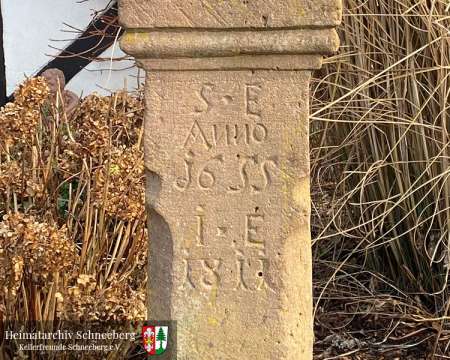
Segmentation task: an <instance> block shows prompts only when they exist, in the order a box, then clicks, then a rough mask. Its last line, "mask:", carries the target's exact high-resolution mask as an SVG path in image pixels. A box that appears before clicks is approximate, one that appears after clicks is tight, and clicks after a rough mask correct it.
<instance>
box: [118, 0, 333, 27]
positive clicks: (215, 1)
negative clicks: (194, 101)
mask: <svg viewBox="0 0 450 360" xmlns="http://www.w3.org/2000/svg"><path fill="white" fill-rule="evenodd" d="M162 3H164V4H162ZM119 11H120V21H121V24H122V25H123V26H124V27H125V28H128V29H177V28H178V29H180V28H181V29H280V28H282V29H285V28H304V27H334V26H336V25H338V24H339V23H340V21H341V15H342V3H341V0H189V1H188V0H164V1H163V2H162V1H161V0H121V1H119Z"/></svg>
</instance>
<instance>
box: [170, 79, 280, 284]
mask: <svg viewBox="0 0 450 360" xmlns="http://www.w3.org/2000/svg"><path fill="white" fill-rule="evenodd" d="M234 89H235V88H234ZM241 91H242V92H241V93H240V94H236V90H233V91H232V93H229V92H227V91H225V90H222V89H221V88H220V85H218V84H212V83H205V84H203V85H201V86H200V87H199V88H198V90H197V91H196V94H195V96H196V98H197V99H198V103H197V104H196V105H195V106H194V108H193V109H192V113H191V114H192V115H191V116H192V117H193V119H192V120H191V123H190V126H189V129H188V131H187V133H186V135H185V137H184V140H183V143H182V144H181V145H182V151H183V152H184V157H183V160H182V161H183V163H182V164H180V165H181V167H180V168H179V169H178V170H179V171H178V172H177V175H176V178H175V180H174V183H173V186H174V188H175V189H176V190H177V191H180V192H187V191H201V192H202V193H207V192H209V191H218V192H219V193H220V194H221V196H226V197H228V196H229V197H233V198H234V199H236V198H239V196H241V197H243V196H247V197H248V196H251V195H257V194H264V192H265V191H267V190H268V189H269V188H270V187H271V186H272V185H273V184H274V181H275V179H276V176H278V175H279V171H280V170H279V167H280V165H279V161H278V156H277V155H276V154H274V155H272V156H267V154H265V155H262V154H261V153H260V151H259V150H260V149H262V148H261V146H263V145H264V143H266V142H267V141H269V140H270V139H269V137H270V132H269V126H268V124H269V123H268V122H267V119H264V117H263V106H262V100H261V99H262V97H263V95H264V93H263V91H264V89H263V87H262V86H261V85H259V84H245V85H244V86H243V87H241ZM224 109H226V111H223V110H224ZM216 110H217V111H216ZM238 111H239V112H238ZM218 113H220V114H226V117H225V116H222V117H221V118H220V119H216V117H217V114H218ZM236 118H240V119H242V120H243V121H237V120H236ZM212 201H213V200H212ZM193 205H194V206H197V207H196V211H195V212H194V214H193V216H192V218H191V225H186V226H191V227H189V228H187V229H185V233H186V234H192V230H190V229H195V239H194V238H193V236H191V235H186V236H188V237H189V238H186V241H185V242H184V243H185V248H184V255H183V259H184V260H183V261H184V262H185V281H184V285H185V286H187V287H189V288H191V289H195V290H199V291H212V290H213V289H222V290H232V291H239V290H240V291H251V292H257V291H273V284H272V280H271V279H269V278H268V275H267V274H269V271H268V269H269V266H270V258H269V256H268V254H267V249H266V245H267V241H268V239H267V236H268V235H267V234H270V233H271V231H270V224H269V223H267V222H268V221H269V219H268V218H267V217H266V214H265V213H264V211H263V209H264V205H265V204H264V203H261V204H259V206H258V207H256V208H252V210H251V211H247V212H246V213H245V212H244V213H243V214H242V213H241V215H240V216H239V218H238V219H237V218H236V217H235V216H232V217H231V218H232V219H233V220H230V221H232V222H233V223H226V219H222V220H220V221H222V222H221V223H217V224H212V223H208V221H207V219H208V213H207V211H206V210H207V208H208V206H207V204H202V205H198V204H193ZM236 211H238V209H236ZM213 218H214V217H213ZM236 222H238V223H239V224H237V223H236ZM188 224H189V222H188ZM264 234H266V235H264Z"/></svg>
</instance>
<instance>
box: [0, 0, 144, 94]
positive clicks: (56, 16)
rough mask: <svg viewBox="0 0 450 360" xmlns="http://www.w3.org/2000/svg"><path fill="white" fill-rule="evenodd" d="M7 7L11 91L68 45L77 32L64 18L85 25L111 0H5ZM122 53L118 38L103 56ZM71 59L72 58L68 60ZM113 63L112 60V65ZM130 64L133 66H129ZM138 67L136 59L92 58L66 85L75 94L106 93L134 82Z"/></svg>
mask: <svg viewBox="0 0 450 360" xmlns="http://www.w3.org/2000/svg"><path fill="white" fill-rule="evenodd" d="M1 3H2V12H3V30H4V39H3V40H4V47H5V63H6V81H7V88H8V95H9V94H10V93H12V92H13V91H14V89H15V87H16V86H17V84H18V83H20V82H21V81H22V80H23V79H24V78H25V77H26V76H32V75H34V74H35V73H36V72H37V71H38V70H39V69H40V68H41V67H43V66H44V65H45V64H46V63H48V62H49V61H50V60H51V59H52V57H51V55H56V54H58V50H55V49H52V48H51V47H50V46H53V47H57V48H64V47H65V46H67V44H69V43H70V41H55V40H67V39H73V38H74V37H76V36H77V34H76V33H73V32H63V31H62V30H65V31H73V29H70V28H69V27H68V26H66V25H64V23H66V24H69V25H71V26H74V27H76V28H78V29H81V30H84V29H85V28H86V27H87V25H88V24H89V22H90V21H91V17H92V14H93V13H94V11H99V10H102V9H104V8H105V7H106V6H107V4H108V3H109V0H88V1H84V2H83V1H80V0H1ZM111 56H113V57H122V56H124V54H123V52H122V51H121V50H120V49H119V46H118V44H115V46H112V47H111V48H110V49H109V50H107V51H106V52H105V53H104V54H103V55H102V57H111ZM69 61H70V60H69ZM111 64H112V66H111ZM130 67H132V68H131V69H130ZM137 75H138V71H137V69H136V68H135V67H133V62H132V61H119V62H116V61H114V62H112V63H111V62H110V61H107V62H93V63H91V64H90V65H89V66H88V67H87V68H86V69H84V70H83V71H82V72H80V73H79V74H78V75H77V76H76V77H75V78H74V79H72V81H70V83H69V84H68V85H67V88H68V89H70V90H72V91H74V92H75V93H77V94H79V95H80V94H84V95H87V94H89V93H91V92H93V91H97V92H99V93H102V94H106V93H108V92H109V91H114V90H117V89H123V88H124V84H125V83H126V84H127V86H128V89H129V90H133V89H135V88H136V85H137V83H138V81H140V82H142V81H141V80H142V79H143V77H142V75H141V76H140V78H141V79H139V80H138V78H137Z"/></svg>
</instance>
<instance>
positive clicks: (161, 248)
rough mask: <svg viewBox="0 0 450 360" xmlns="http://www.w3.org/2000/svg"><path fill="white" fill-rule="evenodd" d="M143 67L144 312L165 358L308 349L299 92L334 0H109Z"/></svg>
mask: <svg viewBox="0 0 450 360" xmlns="http://www.w3.org/2000/svg"><path fill="white" fill-rule="evenodd" d="M120 11H121V15H120V17H121V22H122V25H123V26H124V27H125V28H126V29H127V31H126V33H125V35H124V36H123V38H122V40H121V47H122V49H123V50H124V51H125V52H127V53H128V54H131V55H133V56H134V57H136V59H137V60H138V63H139V65H140V66H141V67H143V68H144V69H145V70H146V73H147V81H146V92H145V95H146V120H145V121H146V124H145V155H146V169H147V180H148V181H147V203H148V209H149V232H150V258H149V262H150V265H149V292H148V306H149V318H150V319H155V320H170V319H173V320H176V321H177V324H178V325H177V329H178V339H177V341H178V355H177V358H178V359H183V360H225V359H236V360H237V359H239V360H241V359H258V360H265V359H267V360H275V359H277V360H278V359H290V360H303V359H311V358H312V344H313V319H312V281H311V278H312V276H311V242H310V193H309V192H310V190H309V182H310V177H309V147H308V126H309V124H308V100H309V80H310V76H311V72H312V70H314V69H317V68H319V67H320V66H321V61H322V56H323V55H327V54H330V53H332V52H334V51H336V49H337V47H338V38H337V35H336V32H335V30H334V27H335V26H336V25H338V24H339V22H340V18H341V3H340V0H277V1H274V0H246V1H244V0H190V1H188V0H165V1H161V0H122V1H121V3H120Z"/></svg>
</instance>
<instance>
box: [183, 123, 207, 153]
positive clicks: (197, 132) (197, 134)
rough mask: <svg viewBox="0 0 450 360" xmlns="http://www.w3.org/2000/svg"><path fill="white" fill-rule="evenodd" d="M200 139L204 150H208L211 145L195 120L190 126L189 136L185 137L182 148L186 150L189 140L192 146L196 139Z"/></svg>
mask: <svg viewBox="0 0 450 360" xmlns="http://www.w3.org/2000/svg"><path fill="white" fill-rule="evenodd" d="M198 138H200V139H201V140H202V143H203V145H205V147H206V149H207V150H209V149H210V148H211V144H210V143H209V141H208V139H207V138H206V135H205V133H204V132H203V129H202V128H201V127H200V125H199V123H198V122H197V120H194V123H193V124H192V126H191V130H189V134H188V136H187V137H186V140H185V141H184V145H183V146H184V147H185V148H187V147H188V144H189V140H191V139H192V144H191V145H194V144H195V142H196V141H197V139H198Z"/></svg>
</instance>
